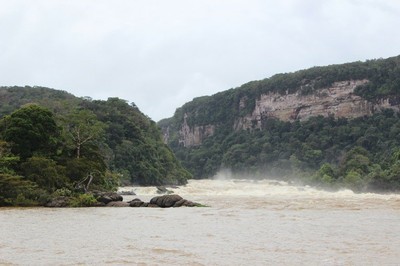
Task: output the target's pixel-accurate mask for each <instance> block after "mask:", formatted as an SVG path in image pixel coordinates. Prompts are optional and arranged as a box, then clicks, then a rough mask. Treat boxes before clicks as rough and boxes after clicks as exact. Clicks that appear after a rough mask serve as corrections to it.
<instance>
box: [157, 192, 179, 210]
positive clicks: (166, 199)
mask: <svg viewBox="0 0 400 266" xmlns="http://www.w3.org/2000/svg"><path fill="white" fill-rule="evenodd" d="M180 200H182V197H181V196H179V195H164V196H158V197H154V198H152V199H151V200H150V204H155V205H157V206H158V207H161V208H169V207H173V206H174V204H175V203H177V202H178V201H180Z"/></svg>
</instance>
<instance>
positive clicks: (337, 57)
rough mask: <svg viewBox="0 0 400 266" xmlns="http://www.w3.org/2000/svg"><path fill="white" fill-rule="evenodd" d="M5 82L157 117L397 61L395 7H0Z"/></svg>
mask: <svg viewBox="0 0 400 266" xmlns="http://www.w3.org/2000/svg"><path fill="white" fill-rule="evenodd" d="M0 6H1V7H2V8H1V9H0V36H1V39H0V73H1V75H0V85H43V86H49V87H52V88H57V89H63V90H67V91H70V92H72V93H74V94H75V95H77V96H91V97H93V98H102V99H105V98H107V97H114V96H117V97H121V98H124V99H126V100H128V101H130V102H135V103H136V104H137V105H138V106H139V108H140V109H141V110H142V111H143V112H144V113H145V114H147V115H149V116H150V117H152V118H153V119H154V120H159V119H161V118H165V117H168V116H171V115H172V114H173V112H174V110H175V109H176V108H177V107H179V106H180V105H182V104H183V103H184V102H186V101H189V100H191V99H192V98H194V97H198V96H202V95H209V94H213V93H216V92H218V91H222V90H226V89H229V88H231V87H237V86H240V85H241V84H242V83H245V82H248V81H250V80H254V79H262V78H266V77H269V76H271V75H273V74H276V73H280V72H289V71H295V70H298V69H302V68H307V67H311V66H314V65H326V64H334V63H343V62H349V61H355V60H365V59H371V58H378V57H389V56H394V55H397V54H399V48H398V47H400V37H399V36H398V35H397V34H396V33H397V26H398V25H400V16H399V14H400V2H399V3H398V2H397V1H391V0H381V1H378V0H375V1H374V0H369V1H368V0H366V1H361V0H336V1H334V0H327V1H317V0H285V1H272V0H269V1H263V0H249V1H239V0H230V1H228V0H219V1H211V0H202V1H190V0H169V1H162V0H147V1H128V0H116V1H106V0H86V1H78V0H71V1H60V0H38V1H29V0H14V1H6V0H0Z"/></svg>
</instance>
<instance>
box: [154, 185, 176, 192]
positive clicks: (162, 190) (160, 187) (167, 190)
mask: <svg viewBox="0 0 400 266" xmlns="http://www.w3.org/2000/svg"><path fill="white" fill-rule="evenodd" d="M172 193H174V192H173V191H172V190H169V189H167V188H166V187H164V186H158V187H157V194H172Z"/></svg>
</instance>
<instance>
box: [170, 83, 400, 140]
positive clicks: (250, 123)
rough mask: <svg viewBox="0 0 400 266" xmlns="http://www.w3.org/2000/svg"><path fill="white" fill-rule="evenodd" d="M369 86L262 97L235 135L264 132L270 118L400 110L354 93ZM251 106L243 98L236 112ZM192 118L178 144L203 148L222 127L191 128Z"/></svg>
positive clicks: (238, 121) (394, 101) (391, 102)
mask: <svg viewBox="0 0 400 266" xmlns="http://www.w3.org/2000/svg"><path fill="white" fill-rule="evenodd" d="M368 82H369V80H367V79H362V80H346V81H338V82H334V83H333V84H332V85H331V86H329V87H326V88H321V89H318V90H316V91H314V92H313V93H311V94H306V95H304V94H302V93H301V91H300V90H298V91H297V92H295V93H286V94H284V95H282V94H280V93H276V92H269V93H266V94H261V95H260V96H259V98H258V99H255V100H254V103H253V106H254V108H253V110H252V112H251V113H249V114H247V115H244V116H238V117H236V118H235V120H234V123H233V125H232V129H233V130H235V131H238V130H254V129H262V128H263V127H265V125H266V123H267V120H268V118H276V119H279V120H282V121H295V120H300V121H304V120H307V119H309V118H310V117H313V116H324V117H327V116H334V117H336V118H339V117H346V118H356V117H362V116H369V115H372V114H374V113H375V112H379V111H381V110H382V109H385V108H390V109H393V110H395V111H399V110H400V105H399V101H398V97H395V96H390V97H385V98H380V99H378V100H374V101H368V100H366V99H364V98H362V97H361V96H358V95H356V94H355V93H354V90H355V89H356V88H357V87H359V86H362V85H365V84H368ZM248 104H250V102H249V99H248V97H247V96H243V97H242V98H240V100H239V102H238V103H237V106H235V109H237V110H239V111H240V110H242V109H245V108H246V105H248ZM191 115H192V114H191V113H189V112H187V113H184V117H183V123H181V125H180V128H179V131H178V134H179V140H178V142H179V143H180V144H181V145H183V146H184V147H192V146H197V145H201V144H202V142H203V140H204V139H205V138H207V137H209V136H212V135H213V134H214V132H215V130H216V128H217V127H218V124H206V125H200V124H199V125H192V126H190V125H189V124H188V120H189V119H190V116H191ZM163 130H164V140H165V142H168V140H169V127H164V128H163ZM167 132H168V133H167Z"/></svg>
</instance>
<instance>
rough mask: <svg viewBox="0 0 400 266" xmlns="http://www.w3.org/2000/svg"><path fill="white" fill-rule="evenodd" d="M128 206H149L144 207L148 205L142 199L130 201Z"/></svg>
mask: <svg viewBox="0 0 400 266" xmlns="http://www.w3.org/2000/svg"><path fill="white" fill-rule="evenodd" d="M128 204H129V206H130V207H147V206H144V205H145V204H146V203H144V202H143V201H141V200H140V199H133V200H131V201H129V202H128Z"/></svg>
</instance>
